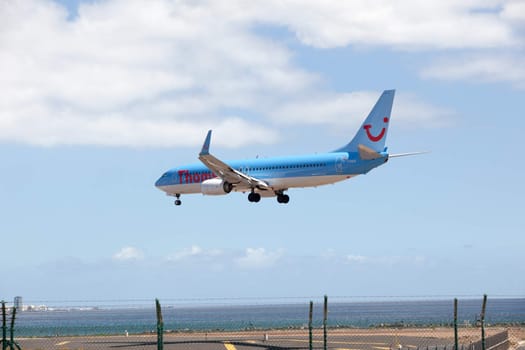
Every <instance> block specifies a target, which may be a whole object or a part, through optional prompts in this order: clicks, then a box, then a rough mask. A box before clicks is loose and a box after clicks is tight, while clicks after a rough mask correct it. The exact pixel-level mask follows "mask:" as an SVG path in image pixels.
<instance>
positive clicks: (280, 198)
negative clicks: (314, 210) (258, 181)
mask: <svg viewBox="0 0 525 350" xmlns="http://www.w3.org/2000/svg"><path fill="white" fill-rule="evenodd" d="M289 201H290V196H288V195H287V194H278V195H277V202H279V203H282V204H286V203H288V202H289Z"/></svg>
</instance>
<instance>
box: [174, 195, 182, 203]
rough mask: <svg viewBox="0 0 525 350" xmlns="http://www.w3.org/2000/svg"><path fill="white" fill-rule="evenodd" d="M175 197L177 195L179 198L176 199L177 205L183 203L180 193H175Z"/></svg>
mask: <svg viewBox="0 0 525 350" xmlns="http://www.w3.org/2000/svg"><path fill="white" fill-rule="evenodd" d="M175 197H177V199H175V202H174V204H175V205H176V206H179V205H181V204H182V201H181V200H180V193H177V194H176V195H175Z"/></svg>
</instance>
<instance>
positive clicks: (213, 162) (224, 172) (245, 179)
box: [199, 130, 271, 190]
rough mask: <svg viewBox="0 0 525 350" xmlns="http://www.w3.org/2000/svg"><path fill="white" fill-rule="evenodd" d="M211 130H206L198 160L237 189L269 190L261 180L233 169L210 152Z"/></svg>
mask: <svg viewBox="0 0 525 350" xmlns="http://www.w3.org/2000/svg"><path fill="white" fill-rule="evenodd" d="M210 142H211V130H209V131H208V135H206V139H205V140H204V144H203V145H202V150H201V152H200V153H199V160H200V161H201V162H202V163H204V165H206V167H208V169H210V170H211V171H213V172H214V173H215V174H216V175H217V176H218V177H220V178H221V179H223V180H224V181H227V182H229V183H231V184H232V185H234V186H235V187H237V188H239V189H246V190H251V189H254V188H256V189H259V190H271V188H270V186H268V184H267V183H266V182H264V181H262V180H259V179H256V178H254V177H251V176H249V175H247V174H244V173H243V172H241V171H238V170H235V169H233V168H232V167H231V166H229V165H228V164H226V163H224V162H223V161H221V160H220V159H218V158H216V157H215V156H213V155H211V154H210Z"/></svg>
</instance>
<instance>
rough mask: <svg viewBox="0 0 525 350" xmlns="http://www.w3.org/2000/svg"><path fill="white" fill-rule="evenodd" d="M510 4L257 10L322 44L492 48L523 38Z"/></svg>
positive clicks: (347, 4)
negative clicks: (506, 12)
mask: <svg viewBox="0 0 525 350" xmlns="http://www.w3.org/2000/svg"><path fill="white" fill-rule="evenodd" d="M504 4H505V1H491V0H470V1H454V0H442V1H424V2H421V1H417V0H405V1H396V2H392V1H388V0H375V1H367V0H357V1H340V0H326V1H321V2H320V1H316V0H306V1H304V0H302V1H298V0H288V1H281V0H274V1H264V2H257V5H258V6H259V7H258V11H257V14H255V15H254V16H258V17H259V18H262V19H263V20H266V21H273V22H276V23H279V24H281V25H284V26H287V27H288V28H290V30H292V31H293V32H294V33H296V35H297V36H298V38H299V39H300V40H301V41H302V42H303V43H305V44H307V45H311V46H315V47H321V48H327V47H340V46H346V45H362V46H378V45H387V46H392V47H395V48H400V49H415V48H418V49H421V48H423V49H443V48H487V47H502V46H509V45H512V44H515V43H516V42H517V41H518V38H517V37H516V35H515V33H514V31H513V27H512V23H509V21H506V20H505V18H504V17H502V16H500V15H499V13H500V11H501V10H500V7H501V6H502V5H504Z"/></svg>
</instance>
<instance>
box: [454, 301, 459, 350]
mask: <svg viewBox="0 0 525 350" xmlns="http://www.w3.org/2000/svg"><path fill="white" fill-rule="evenodd" d="M458 344H459V343H458V299H457V298H454V350H459V347H458Z"/></svg>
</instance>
